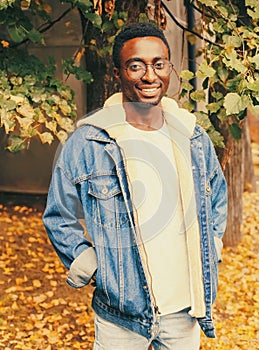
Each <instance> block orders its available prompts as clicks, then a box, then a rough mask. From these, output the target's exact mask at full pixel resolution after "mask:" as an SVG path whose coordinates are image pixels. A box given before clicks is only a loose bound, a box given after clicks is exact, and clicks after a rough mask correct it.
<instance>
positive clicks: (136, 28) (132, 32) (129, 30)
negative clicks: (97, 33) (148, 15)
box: [112, 22, 171, 68]
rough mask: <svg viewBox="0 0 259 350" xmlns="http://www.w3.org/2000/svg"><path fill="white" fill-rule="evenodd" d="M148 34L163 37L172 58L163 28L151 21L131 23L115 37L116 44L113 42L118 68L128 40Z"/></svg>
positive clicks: (113, 54) (114, 58)
mask: <svg viewBox="0 0 259 350" xmlns="http://www.w3.org/2000/svg"><path fill="white" fill-rule="evenodd" d="M146 36H154V37H157V38H159V39H161V40H162V41H163V42H164V44H165V45H166V47H167V49H168V53H169V59H170V55H171V53H170V47H169V44H168V41H167V39H166V37H165V35H164V33H163V31H162V30H161V29H159V28H158V27H157V26H156V25H155V24H153V23H150V22H141V23H130V24H128V25H126V26H125V27H123V28H122V30H121V31H120V32H119V33H118V34H117V35H116V37H115V40H114V44H113V51H112V58H113V63H114V66H115V67H116V68H119V67H120V52H121V49H122V48H123V45H124V43H125V42H126V41H128V40H130V39H133V38H139V37H146Z"/></svg>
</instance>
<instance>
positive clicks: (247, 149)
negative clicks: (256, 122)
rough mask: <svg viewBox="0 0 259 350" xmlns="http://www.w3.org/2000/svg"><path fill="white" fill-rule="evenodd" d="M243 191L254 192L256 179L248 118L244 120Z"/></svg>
mask: <svg viewBox="0 0 259 350" xmlns="http://www.w3.org/2000/svg"><path fill="white" fill-rule="evenodd" d="M243 132H244V139H245V140H244V157H243V158H244V191H247V192H256V178H255V172H254V164H253V156H252V149H251V137H250V130H249V120H248V117H247V118H246V119H245V120H244V127H243Z"/></svg>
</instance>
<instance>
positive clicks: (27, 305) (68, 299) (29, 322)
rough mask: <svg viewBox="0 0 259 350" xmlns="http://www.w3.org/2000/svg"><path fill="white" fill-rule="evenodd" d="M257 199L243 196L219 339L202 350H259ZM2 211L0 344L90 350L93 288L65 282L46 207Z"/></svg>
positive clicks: (223, 270) (228, 261) (224, 269)
mask: <svg viewBox="0 0 259 350" xmlns="http://www.w3.org/2000/svg"><path fill="white" fill-rule="evenodd" d="M258 204H259V193H245V194H244V223H243V228H242V232H243V240H242V242H241V243H240V245H238V246H237V247H235V248H225V249H224V252H223V254H224V255H223V257H224V261H223V263H222V264H221V266H220V284H219V294H218V298H217V302H216V304H215V310H214V311H215V312H214V313H215V323H216V328H217V338H216V339H213V340H210V339H207V338H205V337H204V336H202V341H201V343H202V345H201V349H202V350H207V349H213V350H238V349H242V350H248V349H249V350H256V349H258V348H259V333H258V329H259V308H258V305H259V295H258V290H259V265H258V253H259V251H258V250H259V249H258V232H259V215H258ZM0 211H1V215H0V349H4V350H13V349H26V350H34V349H35V350H36V349H39V350H68V349H69V350H73V349H86V350H87V349H89V350H90V349H91V348H92V342H93V336H94V328H93V313H92V310H91V306H90V303H91V302H90V301H91V296H92V289H91V287H85V288H84V289H81V290H75V289H72V288H70V287H68V286H67V285H66V283H65V280H66V271H65V269H64V267H63V266H62V265H61V263H60V261H59V259H58V258H57V256H56V253H55V252H54V251H53V248H52V247H51V245H50V243H49V242H48V239H47V235H46V233H45V230H44V228H43V225H42V221H41V215H42V206H41V205H40V204H39V202H38V200H37V201H36V202H35V203H33V205H23V204H19V205H17V204H16V205H15V204H14V203H12V202H11V203H9V204H8V205H6V204H1V203H0ZM186 350H187V349H186Z"/></svg>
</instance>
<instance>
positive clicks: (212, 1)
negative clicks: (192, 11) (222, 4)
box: [199, 0, 218, 7]
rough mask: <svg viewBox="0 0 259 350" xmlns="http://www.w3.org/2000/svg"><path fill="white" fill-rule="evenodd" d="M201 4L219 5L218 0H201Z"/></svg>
mask: <svg viewBox="0 0 259 350" xmlns="http://www.w3.org/2000/svg"><path fill="white" fill-rule="evenodd" d="M199 2H200V3H201V4H204V5H205V6H211V7H215V6H217V5H218V1H216V0H199Z"/></svg>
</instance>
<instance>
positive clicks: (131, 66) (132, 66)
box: [127, 62, 145, 72]
mask: <svg viewBox="0 0 259 350" xmlns="http://www.w3.org/2000/svg"><path fill="white" fill-rule="evenodd" d="M127 69H129V70H130V71H131V72H138V71H140V70H143V69H145V67H143V64H141V62H131V63H130V64H129V65H128V67H127Z"/></svg>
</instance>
